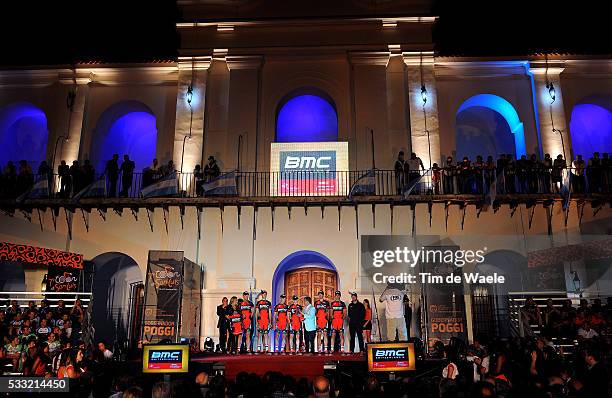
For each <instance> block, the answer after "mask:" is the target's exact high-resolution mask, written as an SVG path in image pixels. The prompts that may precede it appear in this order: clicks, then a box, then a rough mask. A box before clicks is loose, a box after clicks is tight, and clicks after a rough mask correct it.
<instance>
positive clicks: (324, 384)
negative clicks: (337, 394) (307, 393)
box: [312, 376, 329, 398]
mask: <svg viewBox="0 0 612 398" xmlns="http://www.w3.org/2000/svg"><path fill="white" fill-rule="evenodd" d="M312 389H313V392H314V394H315V397H316V398H329V380H327V377H325V376H317V377H315V379H314V380H313V381H312Z"/></svg>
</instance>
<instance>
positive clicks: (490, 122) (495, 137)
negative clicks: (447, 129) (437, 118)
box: [455, 94, 526, 161]
mask: <svg viewBox="0 0 612 398" xmlns="http://www.w3.org/2000/svg"><path fill="white" fill-rule="evenodd" d="M455 134H456V145H457V158H458V159H459V158H461V157H463V156H468V157H469V158H470V159H471V160H472V161H474V160H475V158H476V155H482V156H483V157H484V158H485V159H486V157H487V156H488V155H491V156H493V158H494V159H496V158H497V156H498V155H499V154H500V153H511V154H513V155H514V156H515V157H518V158H520V157H521V155H525V154H526V149H525V133H524V129H523V123H522V122H521V120H520V119H519V117H518V114H517V113H516V110H515V109H514V107H513V106H512V104H510V103H509V102H508V101H506V100H505V99H503V98H502V97H499V96H497V95H492V94H479V95H475V96H473V97H471V98H469V99H468V100H466V101H465V102H464V103H463V104H462V105H461V106H460V107H459V110H458V111H457V115H456V125H455Z"/></svg>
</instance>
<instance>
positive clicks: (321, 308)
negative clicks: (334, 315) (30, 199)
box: [314, 299, 330, 318]
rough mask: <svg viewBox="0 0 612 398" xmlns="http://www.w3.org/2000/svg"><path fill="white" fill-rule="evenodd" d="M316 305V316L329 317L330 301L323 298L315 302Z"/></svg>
mask: <svg viewBox="0 0 612 398" xmlns="http://www.w3.org/2000/svg"><path fill="white" fill-rule="evenodd" d="M314 307H315V310H316V313H315V314H316V316H317V318H327V317H328V311H329V308H330V306H329V301H327V300H325V299H323V300H317V301H315V303H314Z"/></svg>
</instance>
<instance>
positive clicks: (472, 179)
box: [0, 169, 612, 200]
mask: <svg viewBox="0 0 612 398" xmlns="http://www.w3.org/2000/svg"><path fill="white" fill-rule="evenodd" d="M563 173H569V174H570V177H571V178H570V179H569V186H568V188H569V190H570V191H571V192H572V193H578V194H583V193H600V194H609V193H612V173H611V172H609V170H608V171H604V172H600V173H598V174H597V179H596V180H595V179H593V178H592V176H590V175H589V174H588V173H583V174H582V175H579V174H576V172H575V170H572V169H564V170H562V173H561V175H563ZM175 175H176V181H177V185H178V187H177V190H176V191H177V194H175V195H173V196H178V197H185V198H197V197H208V196H213V195H208V194H207V192H205V187H206V183H208V182H210V181H207V180H206V179H204V178H199V176H196V175H195V174H193V173H179V172H176V174H175ZM228 175H229V174H225V176H226V177H227V176H228ZM45 178H48V185H47V186H48V187H49V189H48V193H47V194H46V195H44V196H43V197H41V196H38V197H37V199H46V198H49V199H70V198H72V197H73V196H74V195H75V194H77V193H78V192H80V191H81V190H82V189H84V188H85V187H87V186H88V185H89V184H91V183H92V182H94V181H99V180H100V179H104V180H105V184H106V193H105V194H104V195H103V196H104V197H106V198H115V197H125V198H141V197H142V193H141V191H142V189H143V188H146V187H148V186H150V185H152V184H155V183H157V182H159V181H160V180H161V179H163V178H164V176H161V175H153V176H152V175H151V174H146V173H145V174H143V173H133V174H132V176H131V178H130V177H129V176H123V175H121V174H119V176H118V177H117V178H116V179H114V180H113V179H110V178H108V177H105V176H103V175H97V176H95V177H94V178H91V177H90V178H89V180H87V179H85V178H84V177H83V178H76V179H75V178H72V177H68V176H58V175H56V174H53V175H51V176H47V175H35V176H16V177H14V178H9V177H6V176H3V177H2V178H1V180H0V199H4V200H11V199H16V198H19V197H21V199H32V197H29V196H28V191H29V190H30V189H31V187H32V185H33V184H36V183H37V182H40V181H41V180H43V179H45ZM231 178H232V179H233V181H232V182H231V183H230V185H232V187H233V188H235V189H233V190H232V193H230V194H218V193H216V194H215V195H214V197H223V196H239V197H315V196H327V197H347V196H348V197H354V196H358V195H362V196H378V197H380V196H402V195H488V194H489V193H490V192H491V190H492V189H493V187H495V188H494V190H495V192H496V194H497V195H504V194H512V195H525V194H555V193H558V192H560V190H561V189H562V182H561V180H562V177H559V175H558V173H557V174H555V172H554V170H552V171H551V170H546V169H540V170H538V171H537V172H535V171H534V172H527V173H522V174H516V173H508V172H505V171H503V170H497V169H472V170H470V171H468V172H460V171H456V172H455V171H453V172H446V171H444V170H440V171H435V170H420V171H415V172H413V173H403V172H395V171H394V170H377V169H375V170H364V171H326V172H322V171H301V172H248V171H247V172H244V171H242V172H237V171H236V172H232V173H231ZM20 179H21V180H20ZM364 187H365V188H364ZM97 197H99V196H97Z"/></svg>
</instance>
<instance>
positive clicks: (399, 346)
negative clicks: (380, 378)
mask: <svg viewBox="0 0 612 398" xmlns="http://www.w3.org/2000/svg"><path fill="white" fill-rule="evenodd" d="M367 355H368V370H369V371H370V372H401V371H408V370H415V369H416V362H415V355H414V344H413V343H372V344H368V347H367Z"/></svg>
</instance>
